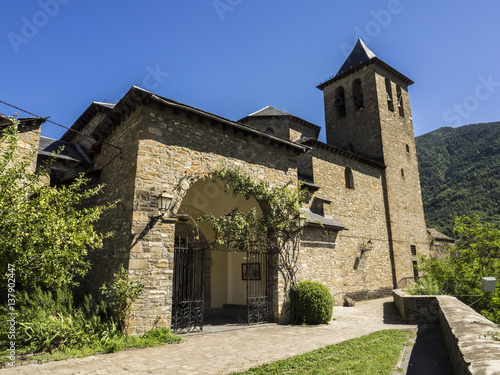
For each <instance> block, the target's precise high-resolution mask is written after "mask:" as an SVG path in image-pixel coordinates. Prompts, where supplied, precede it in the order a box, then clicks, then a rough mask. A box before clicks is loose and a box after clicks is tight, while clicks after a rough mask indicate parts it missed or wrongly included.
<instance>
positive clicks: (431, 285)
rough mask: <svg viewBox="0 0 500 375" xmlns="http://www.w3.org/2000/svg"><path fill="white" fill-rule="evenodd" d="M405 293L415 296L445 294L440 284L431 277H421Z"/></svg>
mask: <svg viewBox="0 0 500 375" xmlns="http://www.w3.org/2000/svg"><path fill="white" fill-rule="evenodd" d="M404 291H405V292H406V293H408V294H411V295H414V296H418V295H438V294H443V292H442V290H441V288H440V286H439V283H438V282H437V281H436V280H434V279H433V278H431V277H421V278H420V279H418V280H417V281H415V282H414V283H412V284H410V285H408V286H407V287H406V289H404Z"/></svg>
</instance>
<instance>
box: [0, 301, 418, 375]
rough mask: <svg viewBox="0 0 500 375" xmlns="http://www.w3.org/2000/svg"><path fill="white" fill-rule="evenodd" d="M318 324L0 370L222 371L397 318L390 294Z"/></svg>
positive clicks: (38, 374) (3, 373) (389, 325)
mask: <svg viewBox="0 0 500 375" xmlns="http://www.w3.org/2000/svg"><path fill="white" fill-rule="evenodd" d="M334 319H335V320H333V321H332V322H330V324H329V325H322V326H284V325H281V326H280V325H276V324H266V325H261V326H252V327H246V328H244V329H238V330H232V331H225V332H217V333H205V334H198V335H192V336H187V337H185V339H184V341H183V342H182V343H181V344H174V345H165V346H161V347H156V348H148V349H137V350H127V351H123V352H120V353H114V354H105V355H95V356H91V357H87V358H79V359H71V360H67V361H60V362H49V363H45V364H41V365H26V366H18V367H16V368H10V369H9V368H5V369H2V370H0V375H9V374H26V375H44V374H55V375H59V374H61V375H63V374H64V375H70V374H71V375H73V374H74V375H76V374H79V375H80V374H169V375H170V374H189V375H192V374H228V373H231V372H233V371H243V370H246V369H248V368H250V367H253V366H257V365H260V364H263V363H266V362H272V361H275V360H278V359H282V358H286V357H290V356H293V355H296V354H302V353H305V352H308V351H311V350H314V349H317V348H320V347H323V346H326V345H330V344H336V343H339V342H341V341H344V340H348V339H351V338H354V337H359V336H363V335H367V334H369V333H371V332H375V331H379V330H382V329H413V330H416V328H417V327H416V325H408V324H403V323H402V322H401V318H400V316H399V313H398V312H397V309H396V307H395V306H394V304H393V302H392V298H382V299H376V300H371V301H365V302H358V303H356V306H355V307H335V308H334Z"/></svg>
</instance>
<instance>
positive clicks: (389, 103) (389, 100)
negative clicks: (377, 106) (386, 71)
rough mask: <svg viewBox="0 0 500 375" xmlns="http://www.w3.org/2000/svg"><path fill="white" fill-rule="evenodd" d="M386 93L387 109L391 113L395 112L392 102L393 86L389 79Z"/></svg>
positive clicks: (386, 83)
mask: <svg viewBox="0 0 500 375" xmlns="http://www.w3.org/2000/svg"><path fill="white" fill-rule="evenodd" d="M385 91H386V93H387V108H389V111H391V112H394V102H393V101H392V86H391V80H390V79H389V78H386V79H385Z"/></svg>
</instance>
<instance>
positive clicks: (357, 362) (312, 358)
mask: <svg viewBox="0 0 500 375" xmlns="http://www.w3.org/2000/svg"><path fill="white" fill-rule="evenodd" d="M412 337H415V334H414V333H413V332H411V331H399V330H384V331H378V332H374V333H372V334H370V335H367V336H363V337H359V338H355V339H352V340H347V341H344V342H341V343H339V344H336V345H329V346H325V347H324V348H321V349H317V350H314V351H312V352H309V353H305V354H302V355H298V356H295V357H291V358H287V359H283V360H280V361H276V362H272V363H267V364H265V365H262V366H259V367H254V368H251V369H250V370H248V371H245V372H240V373H238V374H262V375H264V374H265V375H269V374H315V375H318V374H335V375H342V374H350V375H352V374H363V375H364V374H380V375H382V374H389V375H390V374H392V372H393V371H394V368H395V366H396V364H397V361H398V359H399V355H400V353H401V350H402V349H403V347H404V346H408V345H411V343H410V342H409V338H412Z"/></svg>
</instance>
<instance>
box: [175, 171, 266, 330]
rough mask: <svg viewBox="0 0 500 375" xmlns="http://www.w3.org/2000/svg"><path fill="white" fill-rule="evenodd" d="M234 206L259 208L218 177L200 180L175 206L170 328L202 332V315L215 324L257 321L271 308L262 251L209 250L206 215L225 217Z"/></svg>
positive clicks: (261, 320) (208, 230) (251, 200)
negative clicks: (229, 191) (229, 190)
mask: <svg viewBox="0 0 500 375" xmlns="http://www.w3.org/2000/svg"><path fill="white" fill-rule="evenodd" d="M233 208H238V210H240V211H246V210H250V209H251V208H256V209H257V211H258V213H259V214H262V210H261V208H260V206H259V205H258V203H257V201H256V200H255V199H253V198H251V199H249V200H247V199H245V198H244V197H242V196H237V197H236V198H233V197H232V196H231V195H228V194H226V193H225V191H224V185H223V183H222V182H221V181H217V182H213V181H211V180H210V179H200V180H198V181H197V182H195V183H193V184H192V185H191V186H190V187H189V188H188V189H187V190H186V193H185V195H184V198H183V199H182V202H180V204H179V206H178V210H177V216H178V217H179V220H180V221H178V222H177V223H176V226H175V237H176V239H175V248H174V283H173V300H172V327H173V328H174V330H175V331H178V332H179V331H181V332H182V331H190V330H202V329H203V324H204V319H206V318H212V319H211V322H214V321H215V322H216V323H219V324H220V323H249V324H252V323H260V322H263V321H267V320H268V317H269V311H270V310H271V308H270V307H269V306H268V304H269V297H268V296H269V295H270V294H271V293H270V291H269V287H270V284H271V282H270V281H269V280H271V277H270V274H271V272H270V271H269V266H270V264H269V262H268V259H267V254H266V253H265V252H252V253H250V252H241V253H240V252H228V251H220V250H218V251H216V250H210V249H209V248H208V246H207V243H208V242H211V241H212V240H213V238H214V236H213V232H212V229H211V226H210V224H209V223H207V222H201V223H197V222H196V221H197V219H198V218H199V217H201V216H203V215H205V214H210V215H214V216H220V215H224V214H226V213H227V212H229V211H230V210H231V209H233Z"/></svg>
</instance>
